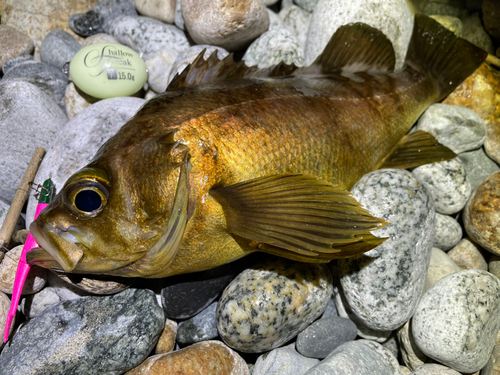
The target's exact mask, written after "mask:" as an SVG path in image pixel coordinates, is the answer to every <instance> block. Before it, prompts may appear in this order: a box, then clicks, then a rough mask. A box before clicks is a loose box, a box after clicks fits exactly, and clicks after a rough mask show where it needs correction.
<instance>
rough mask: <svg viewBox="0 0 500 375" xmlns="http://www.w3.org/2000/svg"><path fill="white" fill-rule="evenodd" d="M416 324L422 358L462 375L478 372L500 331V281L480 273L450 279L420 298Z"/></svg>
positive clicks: (483, 272)
mask: <svg viewBox="0 0 500 375" xmlns="http://www.w3.org/2000/svg"><path fill="white" fill-rule="evenodd" d="M412 323H413V324H412V331H413V337H414V338H415V342H416V344H417V345H418V347H419V348H420V349H421V350H422V352H423V353H424V354H426V355H427V356H429V357H431V358H433V359H435V360H436V361H438V362H440V363H442V364H444V365H446V366H448V367H451V368H452V369H454V370H456V371H459V372H465V373H471V372H475V371H478V370H480V369H481V368H483V367H484V366H485V365H486V362H488V359H489V357H490V353H491V351H492V350H493V346H494V345H495V339H496V336H497V333H498V330H499V328H500V280H499V279H498V278H497V277H495V276H493V275H492V274H490V273H488V272H486V271H482V270H464V271H460V272H456V273H453V274H451V275H448V276H446V277H445V278H443V279H441V280H439V281H438V282H437V283H436V284H434V286H433V287H432V288H430V289H429V290H428V291H427V292H426V293H425V294H424V295H423V296H422V299H421V300H420V303H419V305H418V307H417V310H416V312H415V315H414V316H413V322H412Z"/></svg>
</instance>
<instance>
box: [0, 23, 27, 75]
mask: <svg viewBox="0 0 500 375" xmlns="http://www.w3.org/2000/svg"><path fill="white" fill-rule="evenodd" d="M0 45H1V46H2V53H1V54H0V68H1V67H3V66H4V65H5V63H6V62H7V61H9V60H11V59H15V58H16V57H19V56H22V55H27V54H30V53H32V52H33V49H34V48H35V45H34V43H33V41H32V40H31V38H30V37H29V36H27V35H26V34H24V33H22V32H20V31H19V30H17V29H16V28H14V27H12V26H7V25H0Z"/></svg>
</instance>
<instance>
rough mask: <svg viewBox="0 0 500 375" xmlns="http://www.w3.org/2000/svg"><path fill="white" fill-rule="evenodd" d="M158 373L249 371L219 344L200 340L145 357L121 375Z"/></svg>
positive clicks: (230, 374)
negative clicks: (136, 365)
mask: <svg viewBox="0 0 500 375" xmlns="http://www.w3.org/2000/svg"><path fill="white" fill-rule="evenodd" d="M162 374H217V375H250V371H249V370H248V366H247V364H246V363H245V361H244V360H243V358H241V357H240V356H239V355H238V353H236V352H235V351H233V350H231V349H230V348H228V347H227V346H226V345H224V344H223V343H222V342H220V341H204V342H199V343H197V344H193V345H190V346H188V347H187V348H184V349H181V350H177V351H175V352H172V353H167V354H157V355H154V356H152V357H149V358H148V359H147V360H145V361H144V362H143V363H141V365H139V366H138V367H136V368H134V369H133V370H131V371H129V372H127V373H126V374H125V375H162Z"/></svg>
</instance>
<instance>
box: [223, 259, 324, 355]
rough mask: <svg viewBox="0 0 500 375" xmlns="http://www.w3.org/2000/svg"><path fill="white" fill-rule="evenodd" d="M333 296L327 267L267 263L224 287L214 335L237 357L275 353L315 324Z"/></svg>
mask: <svg viewBox="0 0 500 375" xmlns="http://www.w3.org/2000/svg"><path fill="white" fill-rule="evenodd" d="M331 295H332V284H331V274H330V271H329V270H328V268H327V267H326V266H325V265H323V264H308V263H297V262H291V261H288V260H285V259H272V258H271V259H270V260H269V261H268V262H266V263H264V264H262V265H260V266H254V267H252V268H249V269H246V270H245V271H243V272H242V273H240V274H239V275H238V276H237V277H236V278H235V279H234V280H233V281H232V282H231V283H230V284H229V285H228V286H227V288H226V289H225V290H224V292H223V293H222V296H221V298H220V300H219V305H218V307H217V329H218V331H219V335H220V337H221V338H222V339H223V340H224V342H225V343H226V344H227V345H229V346H230V347H233V348H235V349H237V350H239V351H242V352H246V353H261V352H264V351H268V350H271V349H275V348H277V347H279V346H281V345H283V344H284V343H286V342H287V341H288V340H290V339H292V338H293V337H295V336H296V335H297V334H298V333H299V332H300V331H302V330H303V329H304V328H306V327H307V326H308V325H310V324H311V323H312V322H313V321H314V320H315V319H316V318H318V317H319V316H320V315H321V314H322V313H323V312H324V311H325V308H326V305H327V304H328V301H329V299H330V297H331Z"/></svg>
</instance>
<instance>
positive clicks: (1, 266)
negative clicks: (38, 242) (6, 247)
mask: <svg viewBox="0 0 500 375" xmlns="http://www.w3.org/2000/svg"><path fill="white" fill-rule="evenodd" d="M22 251H23V245H18V246H16V247H14V248H13V249H12V250H10V251H9V252H7V254H5V258H3V261H2V263H0V291H2V292H4V293H9V294H12V291H13V288H14V280H15V278H16V271H17V264H18V263H19V258H20V257H21V253H22ZM46 281H47V270H46V269H45V268H41V267H37V266H32V267H31V270H30V273H29V274H28V277H27V278H26V282H25V283H24V287H23V292H22V294H33V293H36V292H38V291H40V290H41V289H42V288H43V287H44V285H45V282H46Z"/></svg>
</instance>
